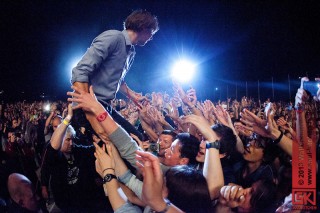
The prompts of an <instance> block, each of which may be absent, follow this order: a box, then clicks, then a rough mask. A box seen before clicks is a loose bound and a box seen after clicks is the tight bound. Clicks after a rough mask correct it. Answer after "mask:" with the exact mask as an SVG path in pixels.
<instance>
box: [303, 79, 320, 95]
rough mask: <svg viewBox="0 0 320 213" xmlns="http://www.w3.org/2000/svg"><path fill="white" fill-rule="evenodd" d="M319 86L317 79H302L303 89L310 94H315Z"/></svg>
mask: <svg viewBox="0 0 320 213" xmlns="http://www.w3.org/2000/svg"><path fill="white" fill-rule="evenodd" d="M319 88H320V82H319V81H304V82H303V89H304V90H307V91H309V92H310V93H311V95H312V96H317V92H318V90H319Z"/></svg>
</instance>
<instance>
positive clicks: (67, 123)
mask: <svg viewBox="0 0 320 213" xmlns="http://www.w3.org/2000/svg"><path fill="white" fill-rule="evenodd" d="M62 123H64V124H65V125H66V126H68V125H69V124H70V123H69V121H67V120H66V119H64V120H63V122H62Z"/></svg>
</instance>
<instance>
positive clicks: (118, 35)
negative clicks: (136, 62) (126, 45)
mask: <svg viewBox="0 0 320 213" xmlns="http://www.w3.org/2000/svg"><path fill="white" fill-rule="evenodd" d="M96 42H107V43H113V42H116V43H118V42H125V37H124V35H123V33H122V32H121V31H119V30H107V31H104V32H102V33H101V34H100V35H98V36H97V37H96V38H95V39H94V40H93V43H96Z"/></svg>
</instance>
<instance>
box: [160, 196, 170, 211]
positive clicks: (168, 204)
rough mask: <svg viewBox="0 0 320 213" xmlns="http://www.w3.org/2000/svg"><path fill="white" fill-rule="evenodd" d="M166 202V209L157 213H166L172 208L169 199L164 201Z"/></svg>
mask: <svg viewBox="0 0 320 213" xmlns="http://www.w3.org/2000/svg"><path fill="white" fill-rule="evenodd" d="M164 201H165V202H166V208H165V209H164V210H162V211H159V212H157V213H166V212H167V211H168V210H169V208H170V206H171V202H170V201H169V200H168V199H164Z"/></svg>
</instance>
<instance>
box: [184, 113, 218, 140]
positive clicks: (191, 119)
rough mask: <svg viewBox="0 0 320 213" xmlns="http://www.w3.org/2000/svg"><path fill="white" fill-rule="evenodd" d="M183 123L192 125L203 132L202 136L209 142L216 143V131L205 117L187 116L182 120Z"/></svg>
mask: <svg viewBox="0 0 320 213" xmlns="http://www.w3.org/2000/svg"><path fill="white" fill-rule="evenodd" d="M182 120H183V122H184V123H185V124H186V123H191V124H193V125H194V126H195V127H197V129H198V130H199V131H200V132H201V134H202V135H203V136H204V137H205V138H206V139H207V140H209V141H215V140H216V139H217V138H216V137H217V136H216V134H215V133H214V131H213V130H212V129H211V127H210V125H209V123H208V121H207V120H206V119H205V118H204V117H203V116H198V115H187V116H184V117H183V118H182Z"/></svg>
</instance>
